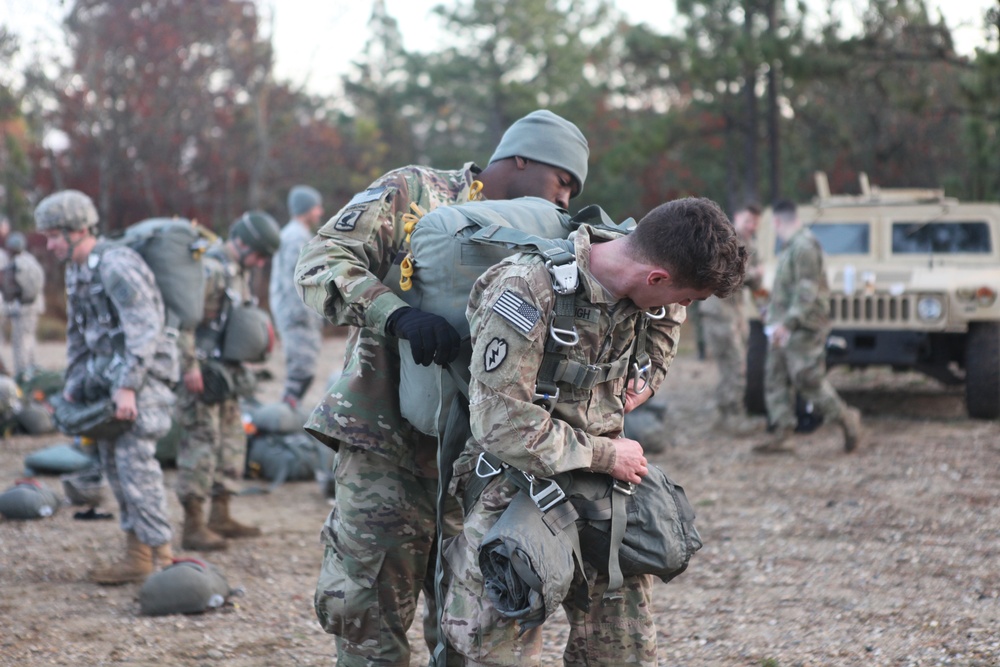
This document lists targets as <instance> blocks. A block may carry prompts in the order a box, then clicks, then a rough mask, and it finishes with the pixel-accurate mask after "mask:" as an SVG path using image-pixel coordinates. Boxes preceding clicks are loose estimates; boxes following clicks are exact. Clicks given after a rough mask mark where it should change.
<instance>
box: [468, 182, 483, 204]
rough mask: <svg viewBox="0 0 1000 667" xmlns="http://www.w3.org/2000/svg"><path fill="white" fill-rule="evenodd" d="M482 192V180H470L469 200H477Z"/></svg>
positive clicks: (480, 197)
mask: <svg viewBox="0 0 1000 667" xmlns="http://www.w3.org/2000/svg"><path fill="white" fill-rule="evenodd" d="M482 192H483V182H482V181H472V185H470V186H469V201H477V200H479V199H482V198H483V197H482Z"/></svg>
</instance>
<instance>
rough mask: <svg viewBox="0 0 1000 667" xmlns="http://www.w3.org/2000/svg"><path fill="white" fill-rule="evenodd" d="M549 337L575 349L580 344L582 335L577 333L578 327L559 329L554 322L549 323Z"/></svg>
mask: <svg viewBox="0 0 1000 667" xmlns="http://www.w3.org/2000/svg"><path fill="white" fill-rule="evenodd" d="M549 335H550V336H552V339H553V340H555V342H557V343H559V344H560V345H564V346H566V347H573V346H574V345H576V344H577V343H579V342H580V334H578V333H577V332H576V327H573V328H572V329H558V328H556V325H555V323H554V322H551V323H549ZM563 335H565V336H567V338H563V337H562V336H563Z"/></svg>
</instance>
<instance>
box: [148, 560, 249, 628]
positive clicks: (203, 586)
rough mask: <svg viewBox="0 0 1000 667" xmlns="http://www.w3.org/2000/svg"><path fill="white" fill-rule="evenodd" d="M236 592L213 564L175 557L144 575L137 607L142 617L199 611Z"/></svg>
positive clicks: (201, 611) (206, 609) (217, 603)
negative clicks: (172, 560) (163, 565)
mask: <svg viewBox="0 0 1000 667" xmlns="http://www.w3.org/2000/svg"><path fill="white" fill-rule="evenodd" d="M237 594H239V593H238V591H235V590H233V589H231V588H230V587H229V582H227V581H226V577H225V575H223V574H222V572H221V571H220V570H219V568H217V567H215V566H214V565H211V564H210V563H207V562H205V561H203V560H198V559H196V558H181V559H174V562H173V564H172V565H170V566H169V567H166V568H164V569H162V570H160V571H159V572H154V573H153V574H151V575H149V576H148V577H146V581H145V582H144V583H143V584H142V588H141V589H140V590H139V610H140V612H141V613H142V615H143V616H165V615H167V614H201V613H203V612H206V611H209V610H211V609H218V608H219V607H221V606H223V605H224V604H226V601H227V600H228V599H229V598H230V597H231V596H232V595H237Z"/></svg>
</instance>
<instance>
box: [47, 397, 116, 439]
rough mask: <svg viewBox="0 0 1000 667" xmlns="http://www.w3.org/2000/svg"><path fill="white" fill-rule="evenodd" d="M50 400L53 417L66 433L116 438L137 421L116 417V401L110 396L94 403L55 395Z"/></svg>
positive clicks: (87, 436)
mask: <svg viewBox="0 0 1000 667" xmlns="http://www.w3.org/2000/svg"><path fill="white" fill-rule="evenodd" d="M49 402H50V403H51V404H52V407H53V409H54V410H55V412H54V413H53V414H52V417H53V419H54V420H55V422H56V427H57V428H58V429H59V431H60V432H62V433H65V434H66V435H79V436H82V437H84V438H90V439H92V440H114V439H115V438H117V437H118V436H119V435H121V434H122V433H124V432H125V431H127V430H129V429H130V428H132V425H133V424H134V423H135V422H132V421H126V420H121V419H115V402H114V401H113V400H111V397H110V396H109V397H108V398H104V399H101V400H99V401H94V402H92V403H75V402H73V403H71V402H70V401H67V400H66V399H64V398H63V397H62V396H53V397H52V398H50V399H49Z"/></svg>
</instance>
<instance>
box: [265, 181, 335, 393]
mask: <svg viewBox="0 0 1000 667" xmlns="http://www.w3.org/2000/svg"><path fill="white" fill-rule="evenodd" d="M288 213H289V215H291V216H292V219H291V220H289V221H288V224H286V225H285V226H284V228H283V229H282V230H281V247H280V248H279V249H278V252H277V253H276V254H275V255H274V261H273V262H272V263H271V282H270V285H269V290H268V295H269V297H270V299H269V301H270V305H271V313H273V314H274V324H275V326H276V327H277V329H278V336H280V338H281V346H282V348H283V349H284V353H285V389H284V394H283V395H282V400H283V401H285V402H286V403H288V404H289V405H291V406H292V407H293V408H297V407H298V405H299V401H301V400H302V397H303V396H304V395H305V393H306V391H308V390H309V386H310V385H311V384H312V382H313V375H314V373H315V372H316V359H317V357H318V356H319V348H320V343H321V341H322V333H323V318H322V317H321V316H320V315H318V314H317V313H315V312H314V311H313V310H312V309H310V308H309V307H308V306H306V305H305V304H304V303H302V299H301V297H299V292H298V290H297V289H295V264H296V262H298V261H299V252H300V251H301V250H302V246H304V245H305V244H306V243H308V242H309V239H311V238H312V237H313V235H314V234H315V233H316V227H317V226H318V225H319V223H320V222H321V221H322V219H323V199H322V197H320V194H319V192H317V191H316V190H315V189H313V188H311V187H309V186H308V185H296V186H295V187H294V188H292V190H291V191H290V192H289V193H288Z"/></svg>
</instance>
